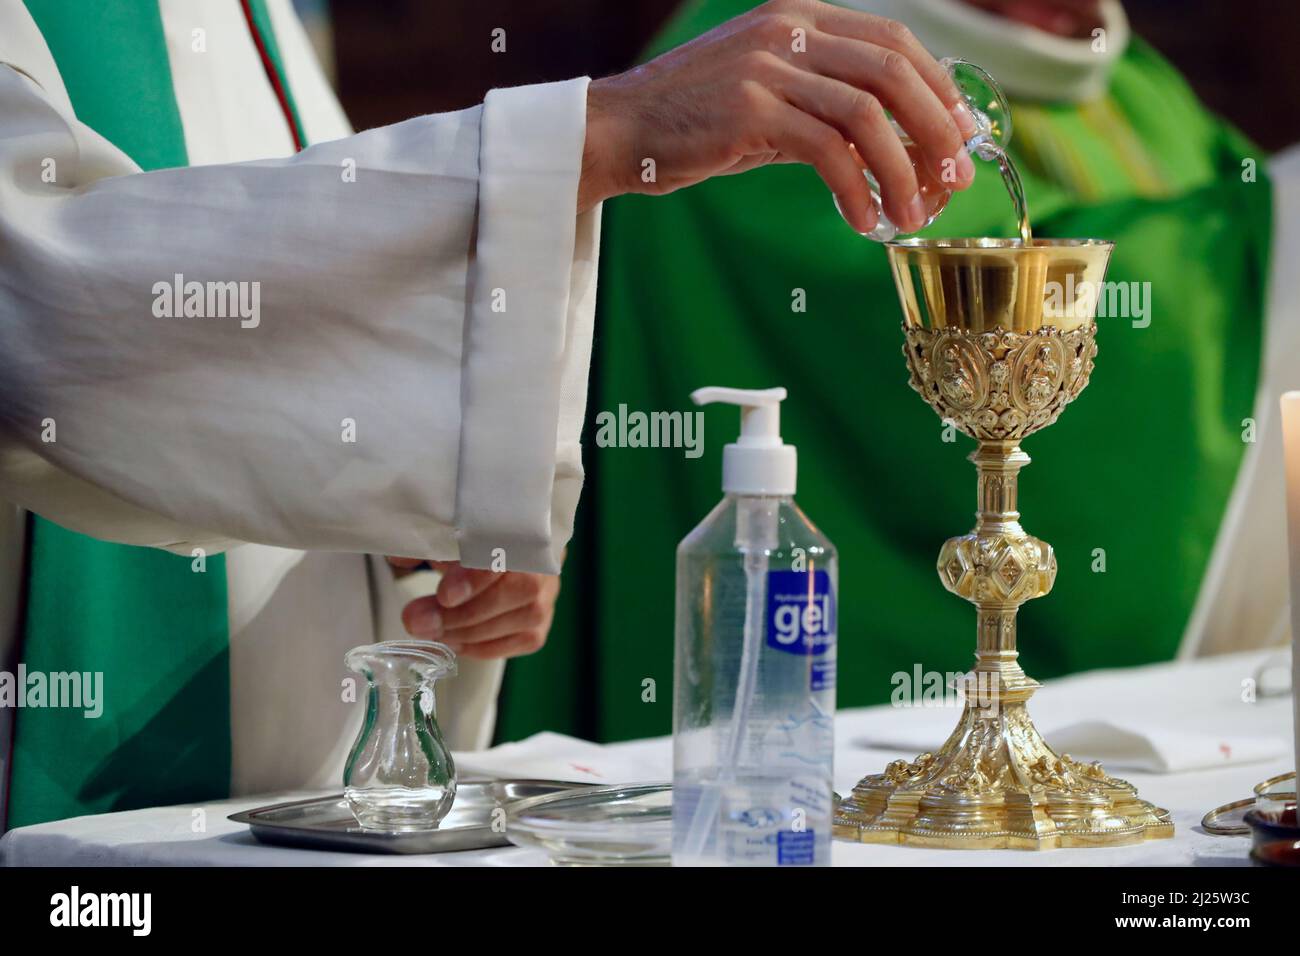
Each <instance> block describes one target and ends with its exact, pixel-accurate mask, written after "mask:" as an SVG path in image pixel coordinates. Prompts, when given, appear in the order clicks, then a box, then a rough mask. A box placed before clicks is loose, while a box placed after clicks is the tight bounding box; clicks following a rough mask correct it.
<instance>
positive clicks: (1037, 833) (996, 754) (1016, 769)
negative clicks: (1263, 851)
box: [833, 699, 1174, 850]
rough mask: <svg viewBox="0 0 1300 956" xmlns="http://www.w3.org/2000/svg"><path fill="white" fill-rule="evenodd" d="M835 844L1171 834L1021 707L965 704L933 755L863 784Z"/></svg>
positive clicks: (1025, 843)
mask: <svg viewBox="0 0 1300 956" xmlns="http://www.w3.org/2000/svg"><path fill="white" fill-rule="evenodd" d="M833 833H834V836H835V837H836V838H837V839H844V840H852V841H861V842H863V843H897V844H907V845H911V846H927V847H942V848H944V849H980V850H993V849H1020V850H1049V849H1055V848H1057V847H1089V846H1125V845H1129V844H1134V843H1141V842H1142V841H1144V840H1157V839H1163V838H1166V837H1172V836H1173V835H1174V825H1173V822H1172V820H1171V818H1170V815H1169V811H1168V810H1162V809H1161V808H1159V807H1156V806H1153V805H1152V804H1150V803H1147V802H1146V801H1145V800H1141V799H1139V798H1138V795H1137V790H1136V789H1135V788H1134V787H1133V785H1132V784H1130V783H1128V782H1126V781H1124V780H1119V779H1116V778H1114V777H1111V776H1109V775H1107V774H1106V772H1105V771H1104V770H1102V768H1101V765H1100V764H1097V763H1091V764H1085V763H1081V762H1078V761H1075V760H1073V759H1071V757H1070V756H1069V754H1065V755H1062V756H1057V754H1056V753H1054V752H1053V751H1052V749H1051V748H1050V747H1048V746H1047V743H1046V741H1044V740H1043V738H1042V736H1041V735H1040V734H1039V733H1038V731H1037V730H1036V729H1035V728H1034V724H1033V721H1031V720H1030V719H1029V713H1028V711H1027V710H1026V708H1025V704H1024V703H1023V702H1021V701H1016V702H1006V703H1002V704H1001V705H1000V706H995V707H984V706H981V705H979V704H977V703H975V702H973V701H971V700H969V699H968V700H967V702H966V706H965V709H964V710H963V712H962V718H961V722H960V723H959V724H958V725H957V729H956V730H955V731H953V734H952V736H951V737H949V738H948V741H947V742H946V743H945V744H944V745H943V747H941V748H940V749H939V751H938V752H937V753H934V754H928V753H927V754H921V756H919V757H918V758H917V759H916V760H914V761H912V762H911V763H908V762H907V761H905V760H896V761H894V762H893V763H892V764H890V765H889V766H888V767H887V768H886V769H885V772H884V773H879V774H872V775H871V776H868V777H864V778H863V779H862V780H861V781H860V782H859V783H858V785H857V786H856V787H854V788H853V793H852V794H851V795H850V796H849V797H847V798H846V799H845V800H843V801H842V802H841V803H840V805H839V807H838V808H837V810H836V814H835V823H834V829H833Z"/></svg>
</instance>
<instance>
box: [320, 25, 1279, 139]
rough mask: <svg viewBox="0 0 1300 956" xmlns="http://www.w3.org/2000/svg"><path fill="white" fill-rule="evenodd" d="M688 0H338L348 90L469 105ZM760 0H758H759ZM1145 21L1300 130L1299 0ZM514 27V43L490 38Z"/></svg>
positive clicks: (434, 104) (1265, 114) (1158, 42)
mask: <svg viewBox="0 0 1300 956" xmlns="http://www.w3.org/2000/svg"><path fill="white" fill-rule="evenodd" d="M679 2H680V0H330V8H331V10H332V13H333V17H334V52H335V61H336V64H337V73H338V86H339V95H340V97H341V98H342V100H343V105H344V107H345V108H346V109H347V111H348V115H349V116H350V117H351V119H352V122H353V124H354V125H355V126H356V127H357V128H358V129H368V128H369V127H372V126H379V125H382V124H385V123H391V122H396V121H398V120H403V119H407V118H409V117H411V116H415V115H418V114H420V113H432V112H440V111H444V110H451V109H460V108H462V107H466V106H472V105H473V104H475V103H477V102H479V101H480V100H482V98H483V95H484V93H486V92H487V90H488V89H490V88H492V87H494V86H514V85H518V84H521V83H536V82H540V81H545V80H559V79H565V78H568V77H571V76H578V75H582V74H587V75H590V76H602V75H605V74H608V73H614V72H618V71H619V70H621V69H623V68H625V67H626V66H628V65H630V64H631V63H632V62H634V60H635V59H636V57H637V54H638V52H639V51H640V50H641V49H642V47H643V46H644V45H645V44H646V42H647V41H648V40H649V39H650V38H651V37H652V36H653V35H654V33H655V31H656V29H657V28H658V27H659V25H660V24H662V23H663V22H664V20H666V19H667V17H668V16H669V15H670V14H671V13H672V11H673V10H674V9H676V7H677V6H678V5H679ZM755 3H756V4H757V0H755ZM1124 7H1125V9H1126V10H1127V11H1128V15H1129V19H1130V21H1131V22H1132V24H1133V28H1134V30H1135V32H1137V33H1138V34H1140V35H1141V36H1143V37H1144V38H1145V39H1147V40H1148V41H1149V42H1150V43H1152V44H1153V45H1154V46H1155V47H1157V48H1158V49H1159V50H1160V51H1161V52H1163V53H1164V54H1165V55H1166V56H1167V57H1169V59H1170V60H1172V61H1173V62H1174V64H1175V65H1177V66H1178V68H1179V69H1180V70H1182V72H1183V75H1184V76H1186V77H1187V79H1188V80H1189V82H1190V83H1191V84H1192V86H1193V87H1194V88H1195V89H1196V91H1197V93H1199V94H1200V96H1201V98H1202V100H1204V101H1205V103H1206V104H1207V105H1208V106H1209V107H1210V108H1211V109H1213V110H1215V111H1216V112H1218V113H1219V114H1221V115H1222V116H1224V117H1226V118H1228V119H1229V120H1231V121H1232V122H1233V123H1235V124H1236V125H1237V126H1239V127H1240V128H1241V129H1242V130H1243V131H1244V132H1246V133H1247V134H1248V135H1249V136H1251V137H1252V138H1253V139H1254V140H1255V141H1256V142H1258V143H1259V144H1260V145H1262V146H1264V147H1265V148H1266V149H1270V150H1275V149H1279V148H1281V147H1283V146H1286V145H1288V144H1290V143H1293V142H1296V141H1297V140H1300V69H1298V68H1297V66H1296V60H1295V55H1296V54H1295V51H1296V50H1297V48H1300V7H1297V6H1296V5H1295V4H1294V3H1293V2H1292V0H1125V3H1124ZM496 27H502V28H504V29H505V30H506V53H504V54H502V53H493V52H492V51H491V49H490V39H491V32H492V30H493V29H494V28H496Z"/></svg>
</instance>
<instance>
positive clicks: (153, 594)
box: [7, 0, 296, 828]
mask: <svg viewBox="0 0 1300 956" xmlns="http://www.w3.org/2000/svg"><path fill="white" fill-rule="evenodd" d="M26 4H27V8H28V10H29V11H30V12H31V15H32V18H33V19H34V20H35V21H36V24H37V26H38V27H39V28H40V30H41V32H42V34H43V35H44V37H45V41H46V43H47V44H48V46H49V48H50V51H51V53H52V54H53V56H54V59H55V62H56V63H57V64H58V67H59V71H60V73H61V74H62V76H63V81H64V84H65V86H66V87H67V90H68V95H69V97H70V98H71V100H72V104H73V107H74V109H75V110H76V112H77V116H78V118H79V119H80V120H81V121H82V122H84V123H86V124H87V125H89V126H90V127H92V128H93V129H95V130H96V131H97V132H99V133H100V134H101V135H103V136H105V137H106V138H107V139H108V140H110V141H111V142H112V143H113V144H114V145H116V146H117V147H118V148H119V149H121V150H123V151H124V152H125V153H126V154H127V155H129V156H130V157H131V158H132V159H133V160H135V162H136V163H138V164H139V165H140V166H141V167H142V168H143V169H146V170H150V169H160V168H170V167H177V166H185V165H187V164H188V156H187V154H186V149H185V137H184V131H183V129H182V126H181V121H180V114H179V112H178V110H177V106H176V97H175V92H174V90H173V86H172V77H171V67H170V64H169V62H168V58H167V48H166V43H165V41H164V37H163V28H162V20H161V17H160V14H159V11H158V3H157V0H114V2H113V3H102V4H101V3H94V4H91V3H87V4H69V3H67V2H66V0H26ZM252 6H253V12H254V19H255V21H256V22H257V23H258V26H259V29H260V30H261V32H262V34H263V38H264V40H265V42H266V44H267V48H268V53H269V54H270V56H271V58H272V60H273V61H274V65H275V67H276V69H278V70H279V71H280V75H281V78H282V79H283V77H284V71H283V67H282V65H281V64H280V62H279V58H278V50H277V49H276V46H275V42H274V38H273V36H272V34H271V32H270V21H269V17H268V16H267V15H266V10H265V5H264V3H261V2H257V3H254V4H253V5H252ZM285 86H286V89H287V83H286V84H285ZM295 120H296V116H295ZM160 440H165V439H160ZM28 562H29V564H28V581H27V600H26V617H25V622H24V631H23V635H22V643H21V645H20V648H21V650H20V660H21V661H22V663H23V665H25V667H26V671H27V673H28V674H29V675H30V674H33V673H42V674H45V675H51V674H54V673H57V672H74V671H75V672H81V673H82V674H83V675H84V674H87V673H89V674H96V673H99V674H102V675H103V676H102V693H101V698H102V701H101V702H102V706H103V713H102V715H101V716H99V717H98V718H87V717H86V716H84V708H71V707H70V708H52V707H48V706H47V707H26V708H24V709H21V710H19V711H17V712H16V715H15V717H16V720H15V730H14V747H13V759H12V773H11V778H10V784H9V797H8V814H7V826H8V827H10V828H12V827H19V826H26V825H28V824H33V823H40V822H43V821H47V820H55V819H61V818H64V817H71V816H78V815H82V814H87V813H101V812H105V811H109V810H127V809H134V808H137V807H147V806H157V805H163V804H173V803H186V802H191V801H195V802H197V801H203V800H212V799H218V798H221V797H223V796H226V795H227V794H228V793H229V787H230V760H231V743H230V666H229V665H230V660H229V658H230V650H229V629H228V621H227V598H226V566H225V559H224V557H222V556H220V555H211V556H208V557H207V558H206V561H205V562H199V561H195V560H192V559H191V558H187V557H183V556H178V555H173V554H169V553H166V552H163V551H158V550H154V549H150V548H136V547H129V546H126V545H119V544H109V543H106V542H103V541H98V540H95V539H94V538H89V537H86V536H85V535H80V534H76V533H74V532H71V531H68V530H66V529H64V528H61V527H59V526H58V525H55V524H53V523H51V522H49V521H46V520H44V519H42V518H40V517H37V516H32V518H31V523H30V527H29V539H28ZM29 682H30V678H29ZM29 697H30V695H29ZM29 702H30V703H35V701H31V700H29Z"/></svg>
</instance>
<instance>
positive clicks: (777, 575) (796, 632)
mask: <svg viewBox="0 0 1300 956" xmlns="http://www.w3.org/2000/svg"><path fill="white" fill-rule="evenodd" d="M767 646H768V647H772V648H775V649H776V650H778V651H784V652H785V653H787V654H801V655H804V656H807V657H816V656H818V655H821V654H825V653H826V652H827V651H829V650H830V649H831V648H832V647H834V646H835V595H834V594H832V593H831V576H830V574H829V573H828V572H826V571H824V570H821V569H818V570H814V571H769V572H767Z"/></svg>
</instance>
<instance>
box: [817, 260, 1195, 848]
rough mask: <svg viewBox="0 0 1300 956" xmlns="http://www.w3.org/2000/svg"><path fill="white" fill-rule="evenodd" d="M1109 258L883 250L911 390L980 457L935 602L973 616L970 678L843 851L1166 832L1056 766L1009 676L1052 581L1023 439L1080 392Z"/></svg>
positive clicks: (1098, 780)
mask: <svg viewBox="0 0 1300 956" xmlns="http://www.w3.org/2000/svg"><path fill="white" fill-rule="evenodd" d="M1111 248H1112V246H1111V244H1110V243H1108V242H1100V241H1096V240H1090V239H1081V240H1069V239H1064V240H1041V239H1040V240H1034V241H1033V242H1031V243H1030V244H1028V245H1026V244H1024V243H1022V242H1020V241H1018V240H1007V239H939V240H925V239H908V240H905V241H900V242H895V243H890V244H889V245H888V251H889V259H890V264H891V265H892V267H893V271H894V280H895V282H896V284H897V286H898V293H899V298H900V299H901V301H902V306H903V315H904V321H903V333H904V336H905V337H906V343H905V345H904V347H903V352H904V354H905V355H906V357H907V365H908V368H909V370H910V371H911V383H910V384H911V386H912V388H913V389H915V390H916V391H917V392H918V393H919V394H920V395H921V397H922V398H924V399H925V400H926V401H927V402H928V403H929V404H930V407H931V408H933V409H934V410H935V411H936V412H937V413H938V414H939V415H940V417H941V418H943V419H944V420H945V422H950V423H951V424H952V425H953V426H955V427H956V428H958V429H959V430H961V431H962V432H964V433H965V434H966V435H969V436H970V437H971V438H973V439H975V441H976V442H978V445H977V447H976V449H975V451H974V452H972V453H971V455H970V460H971V461H973V462H974V463H975V468H976V471H977V473H978V481H979V495H978V506H979V507H978V511H977V512H976V520H975V527H974V529H973V530H972V531H971V532H970V533H969V534H965V535H962V536H961V537H957V538H950V539H949V540H948V541H947V542H946V543H945V544H944V546H943V549H942V551H941V552H940V554H939V563H938V570H939V578H940V580H942V581H943V584H944V587H946V588H947V589H948V590H949V591H952V592H953V593H954V594H957V595H960V596H961V597H963V598H965V599H966V600H967V601H970V602H971V603H972V604H974V605H975V610H976V616H977V621H978V623H977V631H976V633H977V643H976V651H975V668H974V670H973V671H971V672H969V673H968V674H966V675H965V677H964V679H963V683H964V687H963V690H964V696H965V704H964V707H963V710H962V716H961V720H960V722H959V723H958V725H957V728H956V730H954V731H953V733H952V735H951V736H950V737H949V738H948V740H947V742H946V743H944V744H943V746H942V747H940V748H939V749H938V750H937V751H935V752H934V753H925V754H921V755H920V756H919V757H917V758H916V760H914V761H912V762H910V763H909V762H907V761H905V760H898V761H895V762H894V763H892V764H890V765H889V766H888V767H886V768H885V771H884V773H880V774H874V775H871V776H868V777H865V778H863V779H862V780H861V781H860V782H859V783H858V785H857V786H856V787H854V789H853V793H852V794H851V795H850V796H849V797H848V798H846V799H845V800H843V801H842V802H841V804H840V806H839V807H838V809H837V812H836V817H835V828H834V829H835V835H836V836H837V837H841V838H845V839H850V840H861V841H863V842H867V843H905V844H914V845H920V846H938V847H949V848H966V847H970V848H980V849H990V848H1003V847H1013V848H1022V849H1048V848H1052V847H1062V846H1115V845H1119V844H1128V843H1139V842H1141V841H1142V840H1144V839H1152V838H1158V837H1168V836H1172V835H1173V823H1172V822H1171V821H1170V816H1169V812H1168V811H1167V810H1162V809H1160V808H1158V807H1154V806H1152V805H1151V804H1149V803H1146V802H1145V801H1143V800H1140V799H1138V796H1137V792H1136V790H1135V789H1134V788H1133V786H1132V785H1130V784H1128V783H1126V782H1125V781H1123V780H1117V779H1115V778H1114V777H1111V776H1108V775H1107V774H1106V772H1105V771H1104V770H1102V768H1101V766H1100V765H1099V764H1096V763H1092V764H1084V763H1080V762H1078V761H1075V760H1073V759H1071V758H1070V756H1069V755H1068V754H1061V755H1058V754H1057V753H1055V752H1054V751H1053V750H1052V749H1051V747H1049V746H1048V745H1047V743H1046V742H1045V741H1044V740H1043V738H1042V737H1041V736H1040V735H1039V733H1038V731H1037V730H1036V729H1035V728H1034V725H1033V722H1032V721H1031V720H1030V719H1029V713H1028V710H1027V709H1026V702H1027V701H1028V700H1029V697H1030V696H1031V695H1032V694H1033V692H1034V690H1035V688H1037V687H1038V683H1037V682H1036V681H1034V680H1032V679H1031V678H1029V677H1027V676H1026V675H1025V672H1024V671H1023V670H1021V669H1020V665H1019V664H1018V663H1017V656H1018V655H1017V652H1016V612H1017V611H1018V610H1019V608H1020V605H1021V604H1023V603H1024V602H1026V601H1028V600H1030V599H1031V598H1036V597H1042V596H1043V595H1044V594H1046V593H1047V592H1048V591H1050V590H1051V588H1052V583H1053V581H1054V580H1055V578H1056V556H1055V555H1054V554H1053V553H1052V548H1051V546H1050V545H1049V544H1047V543H1046V542H1045V541H1040V540H1039V539H1038V538H1035V537H1033V536H1032V535H1029V534H1027V533H1026V532H1025V530H1024V529H1023V528H1022V527H1021V526H1020V513H1019V512H1018V511H1017V510H1016V480H1017V475H1018V474H1019V472H1020V469H1021V468H1023V467H1024V466H1025V465H1027V464H1028V463H1029V456H1028V455H1026V454H1025V453H1024V452H1023V451H1021V450H1020V441H1021V439H1023V438H1024V437H1025V436H1026V435H1030V434H1032V433H1033V432H1036V431H1038V430H1039V429H1042V428H1045V427H1047V426H1048V425H1050V424H1052V422H1054V421H1056V419H1057V417H1058V416H1059V415H1060V414H1061V412H1062V411H1063V410H1064V409H1065V406H1066V405H1068V404H1069V403H1070V402H1071V401H1073V400H1074V399H1075V398H1076V397H1077V396H1078V394H1079V393H1080V392H1081V391H1083V388H1084V386H1085V385H1087V384H1088V377H1089V375H1090V374H1091V372H1092V368H1093V357H1094V356H1095V355H1096V352H1097V347H1096V344H1095V341H1094V339H1095V335H1096V330H1097V329H1096V325H1095V324H1094V315H1095V310H1096V293H1097V292H1098V291H1099V290H1100V287H1101V281H1102V278H1103V277H1104V275H1105V272H1106V263H1107V260H1108V259H1109V258H1110V252H1111Z"/></svg>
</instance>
